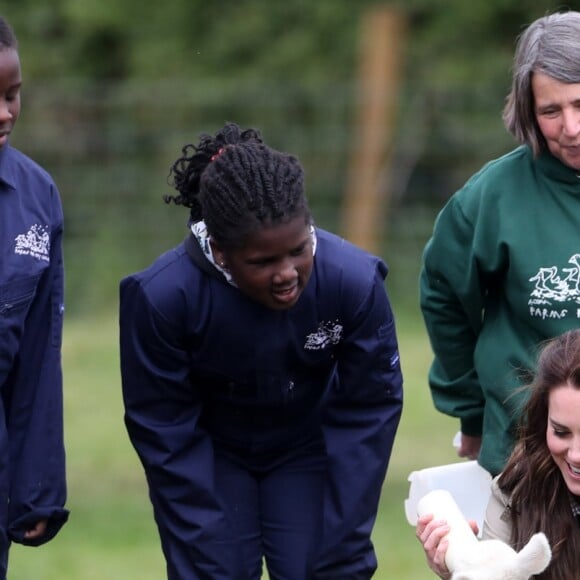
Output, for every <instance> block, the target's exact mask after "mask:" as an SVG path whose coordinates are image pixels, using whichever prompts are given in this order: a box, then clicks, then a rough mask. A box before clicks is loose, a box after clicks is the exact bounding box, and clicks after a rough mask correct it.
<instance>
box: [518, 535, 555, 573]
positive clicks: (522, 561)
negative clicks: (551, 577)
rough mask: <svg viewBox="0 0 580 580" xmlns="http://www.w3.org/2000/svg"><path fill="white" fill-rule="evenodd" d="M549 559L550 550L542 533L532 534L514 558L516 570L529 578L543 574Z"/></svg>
mask: <svg viewBox="0 0 580 580" xmlns="http://www.w3.org/2000/svg"><path fill="white" fill-rule="evenodd" d="M551 559H552V550H551V549H550V544H549V542H548V538H546V536H545V535H544V534H543V533H542V532H540V533H538V534H534V535H533V536H532V537H531V538H530V541H529V542H528V543H527V544H526V545H525V546H524V547H523V548H522V549H521V550H520V551H519V552H518V554H517V557H516V560H517V564H518V569H520V570H521V571H522V572H526V573H527V574H529V576H533V575H534V574H539V573H540V572H543V571H544V570H545V569H546V568H547V567H548V564H549V563H550V560H551Z"/></svg>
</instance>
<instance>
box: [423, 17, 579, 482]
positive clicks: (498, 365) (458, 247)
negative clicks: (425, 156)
mask: <svg viewBox="0 0 580 580" xmlns="http://www.w3.org/2000/svg"><path fill="white" fill-rule="evenodd" d="M503 119H504V122H505V125H506V127H507V129H508V130H509V131H510V132H511V133H512V134H513V135H514V137H515V138H516V140H517V141H518V143H519V144H520V145H519V146H518V147H517V148H516V149H514V150H513V151H511V152H510V153H508V154H506V155H504V156H503V157H501V158H499V159H496V160H494V161H491V162H489V163H488V164H486V165H485V166H484V167H483V168H482V169H481V170H480V171H479V172H477V173H476V174H475V175H473V176H472V177H471V178H470V179H469V180H468V181H467V183H466V184H465V185H464V186H463V187H462V188H461V189H460V190H459V191H457V192H456V193H455V194H454V195H453V196H452V197H451V198H450V200H449V201H448V202H447V204H446V205H445V207H444V208H443V209H442V211H441V212H440V214H439V216H438V217H437V220H436V222H435V226H434V231H433V235H432V237H431V239H430V240H429V242H428V243H427V246H426V248H425V252H424V257H423V260H424V261H423V268H422V272H421V278H420V292H421V309H422V312H423V316H424V319H425V324H426V327H427V331H428V334H429V338H430V341H431V346H432V348H433V352H434V357H435V358H434V361H433V364H432V366H431V369H430V372H429V384H430V388H431V392H432V396H433V401H434V404H435V406H436V408H437V409H438V410H439V411H441V412H443V413H446V414H448V415H451V416H453V417H457V418H459V420H460V425H461V433H462V437H461V444H460V447H459V455H460V456H462V457H467V458H470V459H475V458H477V459H478V461H479V463H480V464H481V465H482V466H483V467H484V468H485V469H487V470H488V471H489V472H490V473H491V474H492V475H496V474H497V473H499V472H500V471H501V470H502V468H503V466H504V463H505V461H506V459H507V457H508V456H509V453H510V451H511V449H512V447H513V443H514V439H515V436H516V432H515V431H516V425H517V422H518V418H519V415H520V412H521V409H522V406H523V404H524V402H525V395H524V394H523V391H522V390H520V389H518V387H519V386H520V385H521V384H522V383H524V382H526V381H527V380H528V379H529V377H530V373H531V371H532V367H533V363H534V360H535V358H536V355H537V351H538V348H539V347H540V345H541V343H542V342H543V341H545V340H547V339H549V338H551V337H554V336H556V335H558V334H561V333H562V332H564V331H566V330H568V329H571V328H575V327H578V326H580V13H578V12H573V11H568V12H561V13H555V14H552V15H548V16H545V17H542V18H540V19H538V20H536V21H535V22H533V23H532V24H531V25H530V26H529V27H528V28H527V29H526V30H525V31H524V33H523V34H522V35H521V37H520V38H519V40H518V45H517V48H516V53H515V57H514V66H513V82H512V87H511V91H510V94H509V95H508V99H507V102H506V106H505V109H504V114H503Z"/></svg>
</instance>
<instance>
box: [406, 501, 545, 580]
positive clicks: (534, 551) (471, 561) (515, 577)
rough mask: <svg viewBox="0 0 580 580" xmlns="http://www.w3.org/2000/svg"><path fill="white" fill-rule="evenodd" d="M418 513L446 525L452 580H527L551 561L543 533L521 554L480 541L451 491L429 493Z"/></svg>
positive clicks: (491, 542) (502, 545)
mask: <svg viewBox="0 0 580 580" xmlns="http://www.w3.org/2000/svg"><path fill="white" fill-rule="evenodd" d="M417 512H418V515H419V516H421V515H424V514H427V513H432V514H434V516H435V518H437V519H442V520H446V521H447V524H448V525H449V528H450V531H449V533H448V534H447V540H448V543H449V547H448V549H447V553H446V554H445V563H446V564H447V568H449V571H450V572H451V574H452V576H451V578H452V580H528V578H530V577H531V576H533V575H534V574H539V573H540V572H542V571H544V570H545V569H546V567H547V566H548V564H549V563H550V560H551V558H552V552H551V550H550V544H549V543H548V540H547V538H546V536H545V535H544V534H543V533H541V532H540V533H538V534H535V535H534V536H532V538H530V541H529V542H528V543H527V544H526V545H525V546H524V547H523V548H522V549H521V550H520V551H519V552H516V551H515V550H513V549H512V548H511V547H510V546H508V545H507V544H506V543H504V542H501V541H500V540H481V541H478V540H477V537H476V536H475V534H474V533H473V531H472V530H471V528H470V526H469V524H468V523H467V521H466V519H465V518H464V517H463V514H462V513H461V511H460V509H459V507H458V506H457V504H456V503H455V500H454V499H453V497H452V496H451V494H450V493H449V492H448V491H444V490H434V491H431V492H429V493H428V494H427V495H425V496H424V497H423V498H421V500H420V501H419V503H418V504H417Z"/></svg>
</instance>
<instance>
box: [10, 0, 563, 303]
mask: <svg viewBox="0 0 580 580" xmlns="http://www.w3.org/2000/svg"><path fill="white" fill-rule="evenodd" d="M376 4H377V3H376V2H370V1H369V0H317V1H316V2H311V1H309V0H287V1H285V2H272V0H221V1H220V2H211V1H208V0H203V1H202V0H172V1H171V2H142V1H137V0H123V2H117V0H51V2H46V3H42V4H41V3H39V2H38V1H37V0H6V1H5V2H4V4H3V11H4V14H5V15H6V17H8V18H9V20H10V21H11V22H12V24H13V26H14V28H15V29H16V32H17V35H18V37H19V41H20V52H21V59H22V65H23V74H24V86H23V113H22V115H21V118H20V121H19V125H18V127H17V130H16V132H15V134H14V137H13V144H14V145H16V146H17V147H19V148H21V149H22V150H24V151H25V152H26V153H28V154H29V155H31V156H32V157H33V158H34V159H36V160H38V161H39V162H40V163H41V164H43V165H44V166H45V167H46V168H47V169H48V170H49V171H50V172H51V173H52V174H53V176H54V177H55V179H56V181H57V184H58V186H59V188H60V190H61V194H62V197H63V202H64V207H65V217H66V248H65V249H66V260H67V272H68V274H67V290H68V292H67V302H68V310H69V313H77V312H87V311H88V310H91V311H94V310H95V309H99V308H103V307H111V306H112V305H113V304H114V303H115V302H116V293H117V282H118V279H119V278H120V277H121V276H123V275H124V274H126V273H128V272H129V271H133V270H135V269H139V268H141V267H143V266H144V265H146V264H147V263H149V261H150V260H151V259H152V258H153V257H154V256H156V255H157V254H158V253H160V252H161V251H163V250H165V249H167V248H169V247H170V246H172V245H174V244H175V243H178V242H179V241H180V240H181V239H182V237H183V236H184V234H185V222H186V219H187V214H186V212H185V211H184V210H183V208H177V207H169V206H166V205H165V204H164V203H163V202H162V199H161V196H162V194H164V193H167V192H169V187H168V186H167V183H166V177H167V173H168V168H169V166H170V164H171V162H172V161H173V160H174V159H175V158H176V157H177V156H178V155H179V151H180V148H181V146H182V145H184V144H185V143H190V142H195V141H196V139H197V138H198V136H199V134H200V133H201V132H203V131H209V132H213V131H215V130H216V129H218V128H219V127H220V126H221V125H222V124H223V123H224V122H225V121H236V122H238V123H239V124H240V125H242V126H256V127H258V128H260V129H261V130H262V132H263V135H264V137H265V139H266V140H267V142H269V143H270V144H272V145H274V146H276V147H278V148H280V149H283V150H287V151H291V152H293V153H295V154H297V155H298V156H299V157H300V159H301V160H302V162H303V164H304V166H305V168H306V172H307V186H308V195H309V198H310V202H311V205H312V207H313V210H314V214H315V217H316V219H317V221H318V223H319V224H320V225H322V226H324V227H327V228H330V229H334V230H337V229H339V219H338V218H339V212H340V208H341V206H342V198H343V195H344V183H345V172H346V169H347V167H348V162H349V156H350V155H351V153H352V151H353V148H354V147H356V146H357V144H356V142H355V140H354V136H355V132H354V126H353V123H354V121H355V107H356V96H357V74H358V70H357V69H358V52H359V46H360V40H361V35H362V34H364V30H362V29H361V26H360V22H361V17H362V15H363V14H364V13H365V11H367V10H368V9H369V8H370V7H372V6H375V5H376ZM382 5H389V6H392V7H393V8H396V9H398V10H400V12H401V14H402V16H403V18H404V20H405V22H406V35H405V37H404V49H403V51H404V63H402V66H403V77H402V83H401V85H400V86H399V87H393V90H396V91H397V96H398V105H397V116H396V119H397V121H396V127H395V128H394V140H393V143H392V145H391V154H392V158H393V160H394V162H393V163H392V167H393V170H392V171H390V172H389V174H388V176H387V179H386V180H385V183H384V185H383V186H384V188H385V190H386V191H385V193H387V194H388V195H389V197H390V199H391V201H390V203H389V210H390V211H389V212H388V213H385V216H384V225H385V228H384V232H385V239H384V240H381V247H384V254H385V257H386V259H387V261H389V262H392V264H391V266H392V269H395V271H396V272H397V275H396V276H395V275H393V276H392V284H393V285H394V289H393V290H392V291H393V292H395V293H396V292H397V288H400V289H401V290H403V295H404V296H409V292H408V287H409V284H414V283H415V278H414V276H415V274H416V271H417V261H418V252H420V247H421V246H422V245H423V243H424V241H425V239H426V237H427V236H428V234H429V231H430V228H431V225H432V220H433V217H434V214H435V212H436V210H437V209H438V208H439V207H440V206H441V204H442V202H443V201H444V200H445V199H446V198H447V197H448V196H449V195H450V194H451V193H452V192H453V191H454V190H455V189H456V188H457V187H458V186H459V185H460V184H461V183H462V182H463V180H464V179H465V178H466V177H467V176H468V174H469V173H470V172H472V171H473V170H474V169H476V168H477V167H479V166H480V165H481V164H482V163H483V162H484V161H486V160H487V159H488V158H490V157H493V156H496V155H498V154H501V153H502V152H504V151H505V150H507V149H508V148H510V147H511V146H512V140H511V138H510V136H509V135H507V133H506V131H505V130H504V129H503V125H502V122H501V109H502V105H503V101H504V97H505V94H506V92H507V90H508V88H509V81H510V65H511V57H512V53H513V48H514V41H515V37H516V35H517V34H518V33H519V31H520V30H521V29H522V27H523V25H525V24H526V23H529V22H530V21H531V20H533V19H534V18H536V17H538V16H540V15H542V14H544V13H545V12H547V11H550V10H554V9H557V8H561V7H562V6H561V4H560V3H558V2H552V1H548V0H518V1H515V0H485V1H483V0H480V1H475V2H465V0H404V2H400V3H398V2H391V3H389V2H383V3H382ZM570 7H572V8H573V6H570ZM391 255H392V256H393V258H392V259H391V258H390V256H391ZM397 261H400V264H398V263H397ZM411 294H412V293H411Z"/></svg>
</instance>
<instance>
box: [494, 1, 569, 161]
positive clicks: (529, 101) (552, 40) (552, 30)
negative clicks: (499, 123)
mask: <svg viewBox="0 0 580 580" xmlns="http://www.w3.org/2000/svg"><path fill="white" fill-rule="evenodd" d="M537 72H540V73H543V74H546V75H548V76H550V77H552V78H553V79H556V80H557V81H560V82H563V83H580V12H575V11H567V12H557V13H555V14H550V15H548V16H544V17H542V18H538V20H535V21H534V22H532V24H530V26H529V27H528V28H527V29H526V30H525V31H524V32H523V33H522V34H521V36H520V37H519V38H518V42H517V46H516V51H515V55H514V61H513V69H512V75H513V76H512V87H511V90H510V92H509V94H508V96H507V99H506V104H505V107H504V110H503V121H504V124H505V126H506V128H507V130H508V131H509V132H510V133H511V134H512V135H513V136H514V137H515V138H516V140H517V141H518V142H519V143H523V144H527V145H529V146H530V147H531V149H532V151H533V152H534V155H538V154H539V153H540V152H541V150H542V149H544V148H545V139H544V137H543V135H542V133H541V131H540V128H539V126H538V123H537V121H536V116H535V112H534V95H533V92H532V75H533V73H537Z"/></svg>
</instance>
